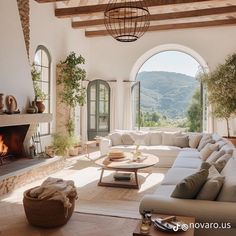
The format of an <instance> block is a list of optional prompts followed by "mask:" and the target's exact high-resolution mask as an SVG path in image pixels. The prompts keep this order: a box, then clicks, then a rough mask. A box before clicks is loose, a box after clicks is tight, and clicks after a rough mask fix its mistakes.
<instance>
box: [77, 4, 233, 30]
mask: <svg viewBox="0 0 236 236" xmlns="http://www.w3.org/2000/svg"><path fill="white" fill-rule="evenodd" d="M234 12H236V6H227V7H217V8H207V9H199V10H191V11H181V12H170V13H161V14H153V15H150V21H161V20H172V19H181V18H191V17H201V16H209V15H216V14H226V13H234ZM103 24H104V19H95V20H85V21H73V22H72V27H73V28H85V27H93V26H98V25H103Z"/></svg>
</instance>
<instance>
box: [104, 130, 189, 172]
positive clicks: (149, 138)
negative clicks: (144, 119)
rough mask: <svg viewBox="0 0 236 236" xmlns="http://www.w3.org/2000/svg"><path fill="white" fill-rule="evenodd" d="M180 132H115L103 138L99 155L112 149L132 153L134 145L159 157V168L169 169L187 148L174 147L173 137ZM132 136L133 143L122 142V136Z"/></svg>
mask: <svg viewBox="0 0 236 236" xmlns="http://www.w3.org/2000/svg"><path fill="white" fill-rule="evenodd" d="M179 133H180V132H163V131H157V132H135V131H116V132H114V133H112V134H110V135H109V136H107V137H105V138H103V139H102V140H101V142H100V151H101V155H105V154H107V153H108V152H109V150H112V149H119V150H123V151H133V150H134V149H135V143H136V144H139V145H140V147H139V150H140V151H141V152H144V153H149V154H153V155H156V156H158V157H159V163H158V166H159V167H171V166H172V165H173V163H174V161H175V159H176V157H177V155H178V153H179V152H180V151H181V150H183V149H186V150H188V149H189V148H188V147H186V148H181V147H178V146H176V145H175V143H174V140H173V137H174V135H176V134H179ZM124 134H129V135H131V136H132V138H133V140H134V143H133V144H127V143H124V142H122V135H124Z"/></svg>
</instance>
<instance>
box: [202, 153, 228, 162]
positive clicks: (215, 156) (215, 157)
mask: <svg viewBox="0 0 236 236" xmlns="http://www.w3.org/2000/svg"><path fill="white" fill-rule="evenodd" d="M224 154H225V151H224V150H220V151H214V152H213V153H212V154H211V155H210V156H209V157H208V158H207V160H206V161H207V162H209V163H211V164H212V163H214V162H216V161H217V160H218V159H219V158H220V157H222V156H223V155H224Z"/></svg>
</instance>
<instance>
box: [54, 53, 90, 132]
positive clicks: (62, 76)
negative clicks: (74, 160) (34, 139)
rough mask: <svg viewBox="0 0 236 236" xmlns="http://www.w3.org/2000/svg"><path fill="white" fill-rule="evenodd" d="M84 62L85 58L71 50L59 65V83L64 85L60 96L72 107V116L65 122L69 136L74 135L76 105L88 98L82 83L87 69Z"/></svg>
mask: <svg viewBox="0 0 236 236" xmlns="http://www.w3.org/2000/svg"><path fill="white" fill-rule="evenodd" d="M82 64H85V59H84V58H83V57H82V56H81V55H80V56H76V54H75V52H71V53H70V54H69V56H67V58H66V60H65V61H62V62H60V64H59V65H58V67H59V69H60V70H59V75H58V80H57V84H58V85H61V86H62V90H61V92H60V93H59V97H60V100H61V102H62V103H64V104H66V105H67V106H68V107H69V109H70V116H69V119H68V121H67V122H66V124H65V126H66V128H67V132H68V134H69V136H73V135H74V132H75V125H74V117H75V107H77V106H83V105H84V104H85V100H86V89H85V88H84V87H83V85H82V81H84V80H85V78H86V71H85V70H84V69H83V68H81V67H80V65H82Z"/></svg>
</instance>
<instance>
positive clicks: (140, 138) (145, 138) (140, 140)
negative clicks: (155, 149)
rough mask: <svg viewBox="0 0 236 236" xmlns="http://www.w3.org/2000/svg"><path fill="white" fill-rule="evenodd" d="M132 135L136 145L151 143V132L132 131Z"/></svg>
mask: <svg viewBox="0 0 236 236" xmlns="http://www.w3.org/2000/svg"><path fill="white" fill-rule="evenodd" d="M130 135H131V136H132V138H133V139H134V144H136V145H145V146H146V145H147V146H148V145H150V137H149V133H144V132H131V133H130Z"/></svg>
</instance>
